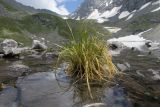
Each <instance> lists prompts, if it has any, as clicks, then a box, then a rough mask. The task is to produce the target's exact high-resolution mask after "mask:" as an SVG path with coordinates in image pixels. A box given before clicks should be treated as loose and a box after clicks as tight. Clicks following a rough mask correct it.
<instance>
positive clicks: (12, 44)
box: [0, 39, 21, 57]
mask: <svg viewBox="0 0 160 107" xmlns="http://www.w3.org/2000/svg"><path fill="white" fill-rule="evenodd" d="M0 50H1V51H0V54H4V57H14V56H19V54H20V53H21V52H20V49H18V43H17V42H16V41H15V40H13V39H5V40H4V41H3V42H2V43H1V46H0Z"/></svg>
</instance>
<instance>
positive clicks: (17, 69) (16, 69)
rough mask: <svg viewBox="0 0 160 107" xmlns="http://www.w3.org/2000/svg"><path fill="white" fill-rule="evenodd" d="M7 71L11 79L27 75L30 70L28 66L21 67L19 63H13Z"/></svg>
mask: <svg viewBox="0 0 160 107" xmlns="http://www.w3.org/2000/svg"><path fill="white" fill-rule="evenodd" d="M8 71H9V74H8V75H10V76H12V77H19V76H23V75H27V74H28V73H29V72H30V71H31V69H30V68H29V67H28V66H26V65H23V64H21V63H13V64H12V65H11V66H9V67H8Z"/></svg>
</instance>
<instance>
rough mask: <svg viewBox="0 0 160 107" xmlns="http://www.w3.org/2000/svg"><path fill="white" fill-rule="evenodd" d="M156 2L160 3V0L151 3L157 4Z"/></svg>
mask: <svg viewBox="0 0 160 107" xmlns="http://www.w3.org/2000/svg"><path fill="white" fill-rule="evenodd" d="M157 4H160V0H158V1H156V2H153V3H152V5H157Z"/></svg>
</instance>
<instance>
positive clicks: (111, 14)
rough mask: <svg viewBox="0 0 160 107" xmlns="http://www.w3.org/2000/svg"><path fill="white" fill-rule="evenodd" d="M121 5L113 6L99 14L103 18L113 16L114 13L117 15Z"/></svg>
mask: <svg viewBox="0 0 160 107" xmlns="http://www.w3.org/2000/svg"><path fill="white" fill-rule="evenodd" d="M121 7H122V6H119V7H114V8H113V9H112V10H110V11H106V12H104V13H103V14H101V16H100V17H104V18H110V17H113V16H115V15H117V14H118V13H119V10H120V9H121Z"/></svg>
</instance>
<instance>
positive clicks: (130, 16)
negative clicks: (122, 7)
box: [126, 13, 134, 20]
mask: <svg viewBox="0 0 160 107" xmlns="http://www.w3.org/2000/svg"><path fill="white" fill-rule="evenodd" d="M133 15H134V13H132V14H131V15H129V16H128V18H127V19H126V20H130V19H131V18H132V17H133Z"/></svg>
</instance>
